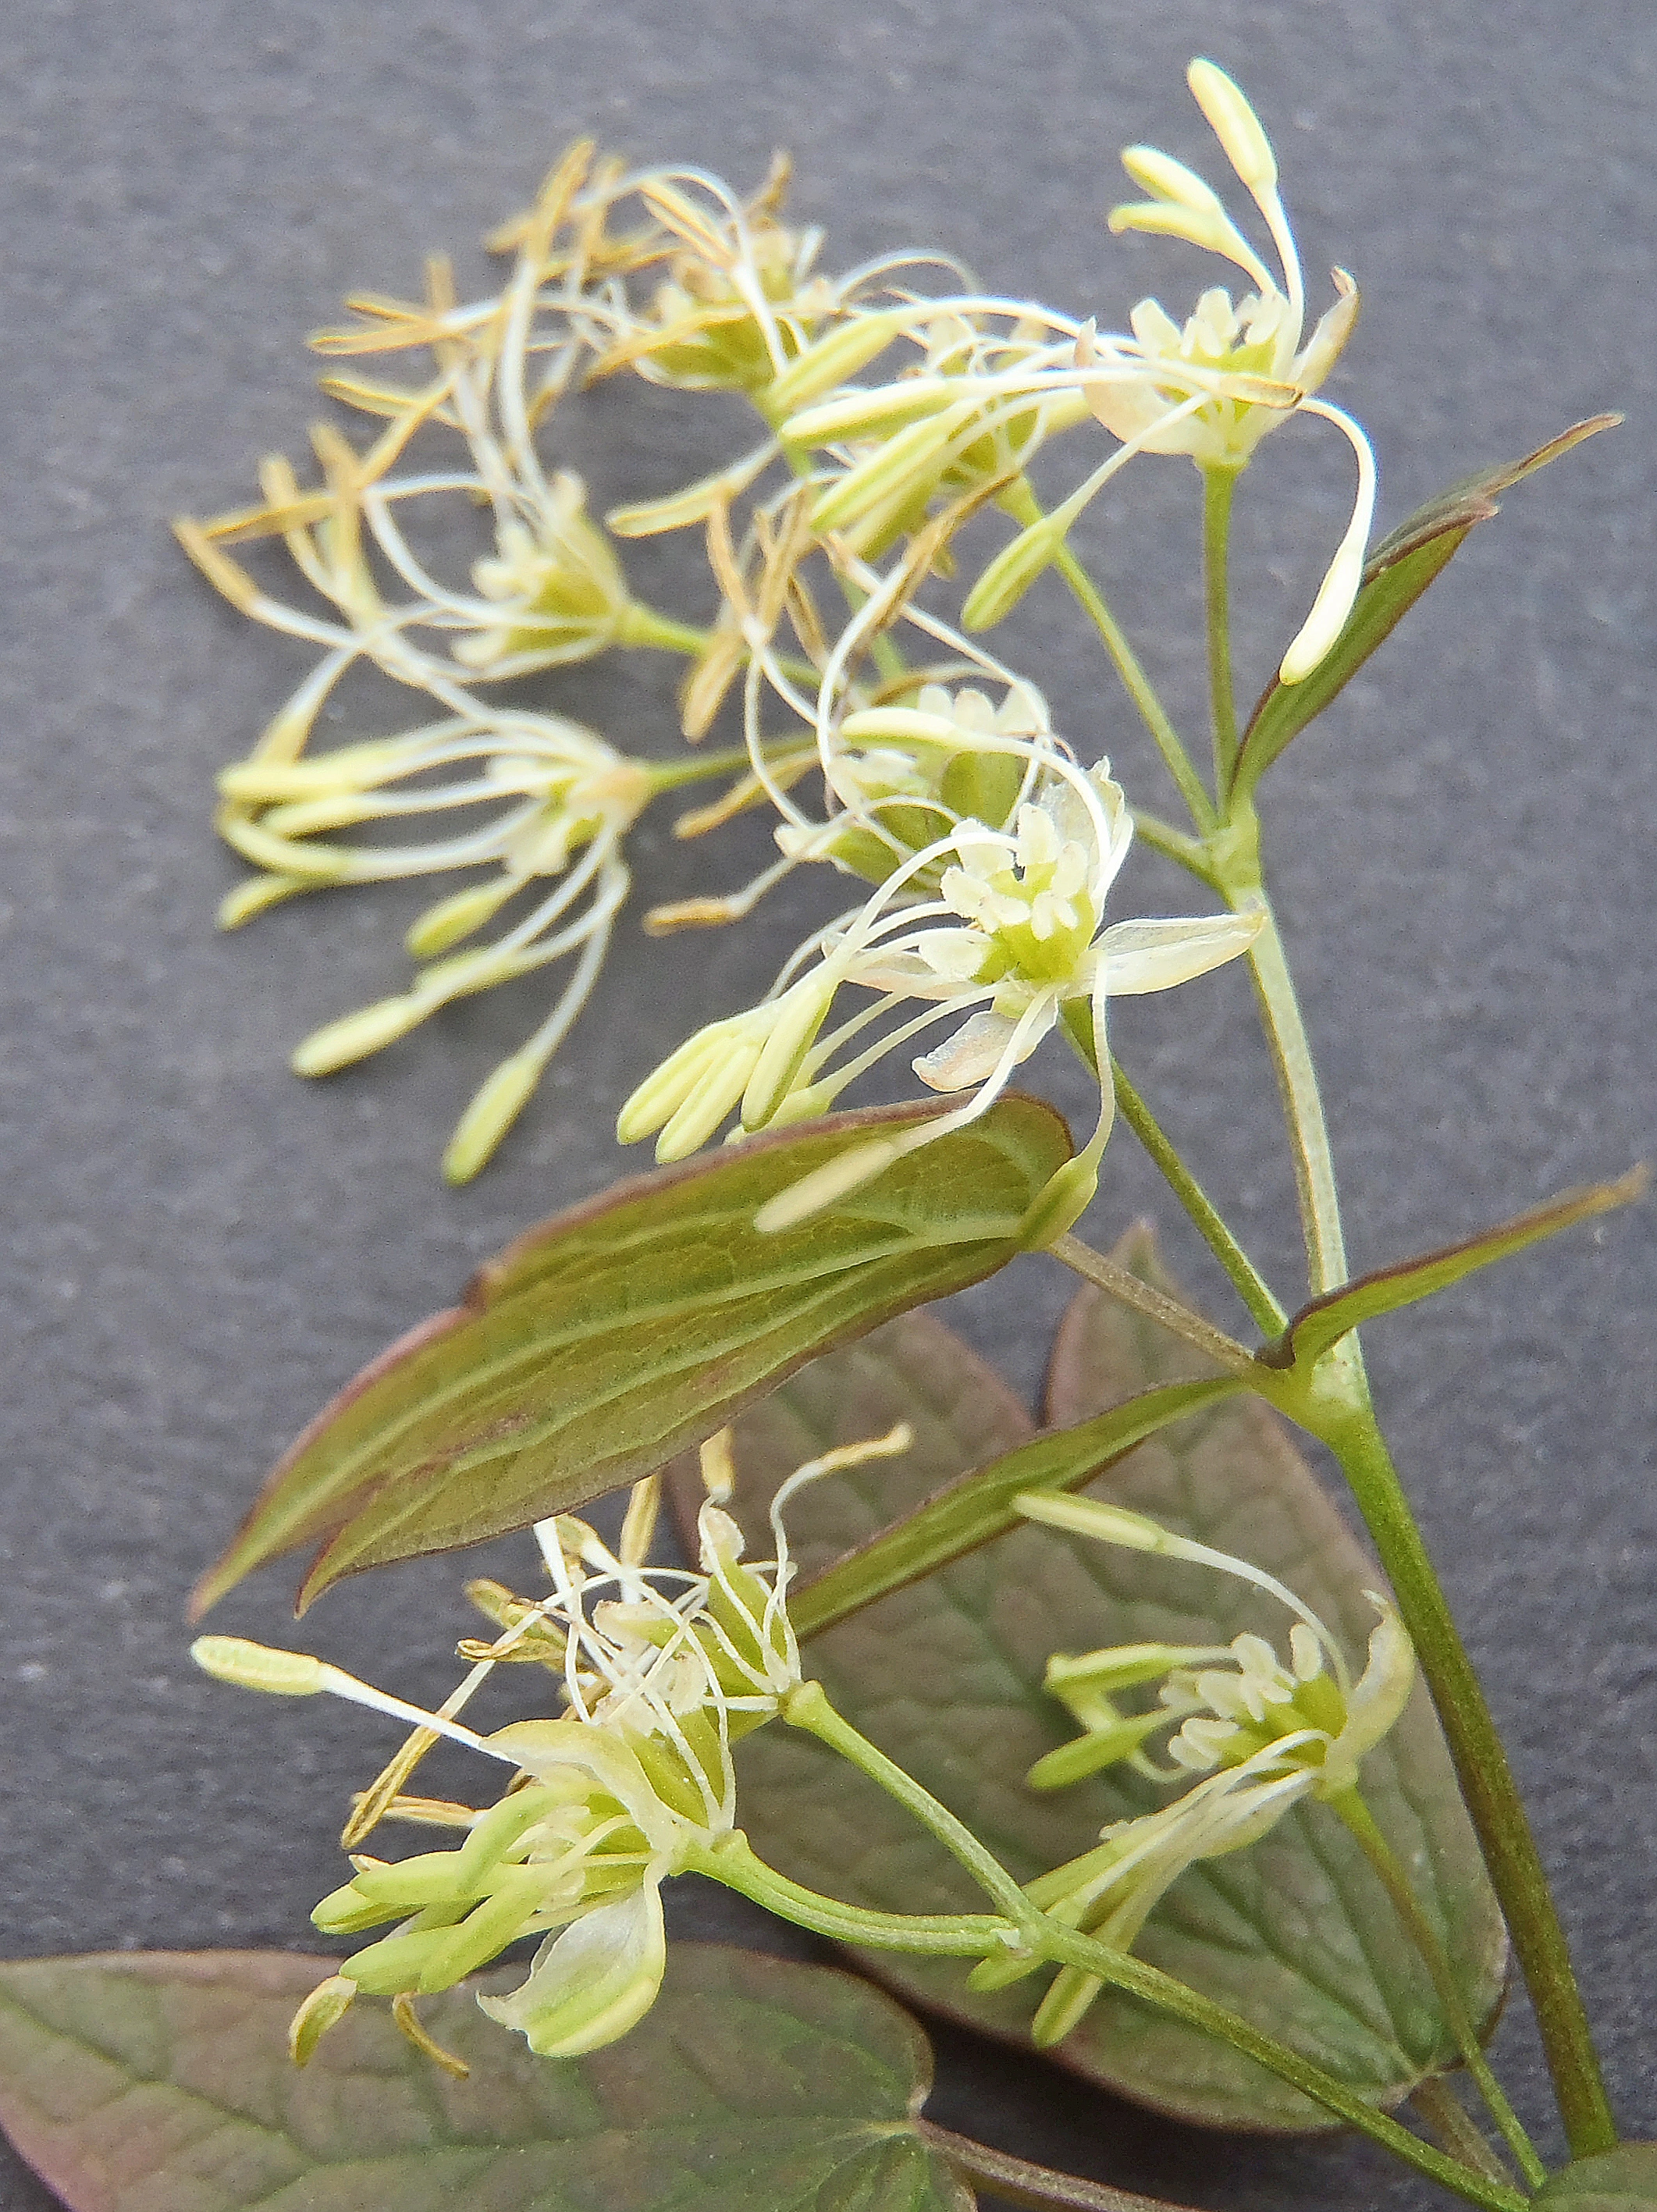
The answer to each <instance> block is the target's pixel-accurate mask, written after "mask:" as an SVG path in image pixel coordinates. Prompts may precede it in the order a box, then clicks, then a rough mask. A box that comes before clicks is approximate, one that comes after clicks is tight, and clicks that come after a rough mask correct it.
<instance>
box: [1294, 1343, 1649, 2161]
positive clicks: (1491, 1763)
mask: <svg viewBox="0 0 1657 2212" xmlns="http://www.w3.org/2000/svg"><path fill="white" fill-rule="evenodd" d="M1345 1348H1346V1347H1345V1346H1341V1347H1339V1348H1338V1352H1339V1351H1344V1349H1345ZM1338 1352H1336V1353H1333V1354H1331V1355H1330V1360H1331V1362H1332V1361H1333V1360H1334V1359H1335V1358H1338ZM1353 1355H1354V1360H1353V1364H1351V1365H1350V1366H1349V1368H1348V1370H1347V1371H1348V1376H1349V1377H1355V1379H1356V1383H1357V1387H1358V1388H1359V1389H1363V1394H1364V1395H1363V1401H1362V1402H1361V1403H1359V1404H1357V1405H1355V1406H1354V1407H1352V1409H1351V1411H1350V1414H1349V1415H1348V1417H1347V1419H1345V1420H1344V1422H1334V1421H1327V1422H1323V1423H1320V1425H1319V1426H1318V1427H1317V1429H1316V1430H1315V1431H1314V1433H1316V1434H1318V1435H1320V1436H1321V1437H1322V1438H1323V1440H1324V1442H1325V1443H1327V1444H1328V1446H1329V1448H1330V1449H1331V1450H1332V1452H1333V1453H1334V1455H1335V1457H1336V1458H1337V1459H1338V1461H1339V1462H1340V1465H1341V1468H1342V1471H1343V1472H1344V1474H1345V1476H1346V1479H1347V1481H1348V1482H1349V1483H1350V1485H1351V1488H1352V1494H1353V1496H1354V1497H1355V1498H1356V1499H1357V1503H1358V1506H1359V1508H1360V1510H1361V1511H1362V1512H1363V1517H1364V1520H1365V1522H1367V1524H1368V1526H1369V1533H1370V1534H1371V1535H1372V1536H1373V1537H1374V1538H1375V1549H1376V1550H1377V1552H1378V1553H1380V1555H1381V1565H1383V1566H1384V1567H1385V1568H1386V1570H1387V1578H1388V1580H1389V1581H1390V1582H1391V1583H1392V1585H1393V1591H1394V1593H1395V1594H1396V1595H1397V1598H1398V1602H1399V1613H1400V1614H1401V1616H1402V1618H1403V1620H1404V1625H1405V1627H1406V1628H1407V1629H1408V1630H1409V1632H1410V1637H1411V1641H1412V1643H1413V1644H1414V1645H1415V1648H1416V1656H1417V1658H1418V1659H1419V1660H1420V1662H1421V1671H1422V1673H1423V1674H1424V1675H1425V1677H1426V1679H1427V1684H1428V1686H1429V1689H1430V1690H1431V1692H1432V1694H1433V1702H1434V1704H1435V1705H1436V1706H1437V1708H1438V1716H1439V1718H1440V1720H1441V1721H1442V1723H1443V1727H1444V1734H1445V1737H1446V1739H1447V1741H1448V1744H1449V1747H1450V1755H1451V1757H1452V1758H1453V1759H1454V1761H1455V1768H1456V1773H1457V1775H1458V1777H1459V1778H1460V1784H1461V1791H1462V1795H1463V1796H1464V1797H1465V1798H1466V1802H1467V1809H1468V1811H1469V1812H1470V1813H1471V1814H1472V1821H1473V1826H1474V1827H1475V1828H1476V1829H1477V1830H1478V1838H1479V1842H1480V1844H1481V1845H1482V1846H1483V1848H1484V1862H1485V1864H1486V1865H1487V1866H1488V1867H1489V1869H1490V1881H1491V1883H1492V1885H1493V1886H1494V1887H1495V1890H1496V1896H1497V1897H1498V1899H1500V1900H1501V1904H1502V1911H1503V1912H1504V1913H1505V1915H1506V1916H1507V1921H1508V1927H1509V1929H1511V1930H1512V1932H1513V1940H1514V1950H1515V1951H1516V1952H1517V1954H1518V1956H1519V1965H1520V1972H1522V1973H1523V1975H1524V1977H1525V1984H1526V1987H1527V1989H1528V1990H1529V1991H1530V1996H1531V2002H1532V2004H1533V2007H1534V2008H1535V2011H1536V2021H1537V2026H1538V2027H1539V2030H1540V2032H1541V2036H1542V2042H1543V2045H1544V2047H1545V2051H1546V2053H1547V2059H1548V2067H1549V2070H1550V2072H1551V2074H1552V2076H1553V2084H1554V2090H1555V2093H1556V2095H1557V2098H1558V2100H1559V2112H1560V2117H1561V2118H1562V2119H1563V2122H1564V2124H1565V2133H1566V2136H1567V2138H1568V2140H1569V2143H1570V2148H1571V2153H1572V2155H1573V2156H1574V2157H1576V2158H1586V2157H1587V2156H1589V2155H1590V2154H1592V2153H1593V2152H1595V2151H1601V2150H1609V2149H1611V2148H1612V2147H1613V2146H1614V2145H1615V2143H1616V2142H1617V2140H1618V2136H1617V2126H1616V2123H1615V2121H1614V2120H1613V2118H1612V2117H1611V2105H1610V2101H1609V2100H1608V2099H1607V2097H1606V2094H1605V2082H1604V2080H1603V2078H1602V2076H1601V2074H1600V2070H1599V2058H1598V2057H1597V2055H1596V2054H1595V2051H1594V2048H1593V2037H1592V2034H1591V2033H1590V2031H1589V2027H1588V2021H1587V2013H1586V2011H1585V2009H1584V2008H1583V2004H1582V1999H1581V1992H1580V1991H1579V1990H1578V1989H1577V1986H1576V1977H1575V1973H1574V1972H1573V1971H1572V1968H1571V1962H1570V1951H1569V1946H1568V1944H1567V1942H1566V1941H1565V1932H1564V1929H1563V1928H1562V1927H1561V1925H1560V1923H1559V1916H1558V1912H1557V1909H1556V1907H1555V1905H1554V1901H1553V1899H1552V1896H1551V1894H1550V1892H1549V1889H1548V1883H1547V1877H1546V1875H1545V1874H1544V1872H1543V1870H1542V1861H1541V1857H1540V1854H1539V1852H1538V1850H1537V1848H1536V1838H1535V1837H1534V1836H1533V1834H1532V1832H1531V1826H1530V1822H1529V1821H1528V1820H1527V1818H1526V1816H1525V1808H1524V1805H1523V1803H1522V1802H1520V1796H1519V1790H1518V1788H1517V1785H1516V1784H1515V1783H1514V1777H1513V1770H1512V1768H1511V1767H1510V1766H1509V1765H1508V1755H1507V1753H1506V1751H1505V1750H1504V1749H1503V1748H1502V1739H1501V1737H1500V1735H1498V1734H1497V1732H1496V1722H1495V1719H1494V1718H1493V1717H1492V1715H1491V1712H1490V1707H1489V1705H1487V1704H1486V1702H1485V1699H1484V1690H1483V1688H1482V1687H1481V1686H1480V1684H1479V1680H1478V1675H1477V1674H1476V1673H1475V1672H1474V1671H1473V1666H1472V1661H1471V1660H1470V1659H1469V1658H1468V1656H1467V1653H1466V1649H1465V1648H1464V1646H1463V1644H1462V1642H1461V1638H1460V1636H1459V1635H1458V1634H1457V1632H1456V1627H1455V1623H1454V1620H1453V1619H1452V1617H1451V1613H1450V1608H1449V1605H1448V1601H1447V1600H1446V1598H1445V1595H1444V1592H1443V1589H1442V1587H1441V1586H1440V1583H1439V1580H1438V1577H1437V1576H1436V1575H1435V1573H1434V1571H1433V1566H1432V1562H1431V1560H1430V1559H1429V1557H1428V1555H1427V1549H1426V1547H1425V1545H1424V1544H1423V1541H1422V1538H1421V1532H1420V1530H1419V1529H1418V1528H1417V1526H1416V1522H1415V1517H1414V1516H1413V1515H1412V1514H1411V1510H1410V1507H1409V1502H1408V1500H1407V1499H1406V1498H1405V1495H1404V1489H1403V1486H1402V1484H1401V1483H1400V1482H1399V1478H1398V1470H1397V1469H1396V1468H1394V1466H1393V1461H1392V1456H1391V1455H1390V1453H1389V1452H1388V1451H1387V1446H1386V1443H1385V1441H1384V1440H1383V1438H1382V1437H1381V1431H1380V1430H1379V1428H1378V1427H1377V1426H1376V1424H1375V1415H1374V1413H1373V1411H1372V1409H1371V1408H1370V1407H1369V1403H1368V1394H1367V1388H1366V1387H1365V1386H1364V1384H1363V1368H1362V1366H1361V1364H1357V1363H1356V1344H1355V1343H1354V1344H1353ZM1349 1388H1350V1382H1349Z"/></svg>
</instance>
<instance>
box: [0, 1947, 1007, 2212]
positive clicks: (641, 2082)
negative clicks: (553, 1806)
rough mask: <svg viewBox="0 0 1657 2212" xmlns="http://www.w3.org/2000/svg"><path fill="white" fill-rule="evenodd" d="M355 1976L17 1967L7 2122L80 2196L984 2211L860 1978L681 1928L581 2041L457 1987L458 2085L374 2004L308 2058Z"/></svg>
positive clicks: (10, 1998) (168, 1964)
mask: <svg viewBox="0 0 1657 2212" xmlns="http://www.w3.org/2000/svg"><path fill="white" fill-rule="evenodd" d="M332 1971H333V1962H332V1961H331V1960H326V1959H313V1958H297V1957H294V1956H291V1955H283V1954H272V1953H264V1952H240V1953H239V1952H201V1953H195V1954H189V1953H167V1952H149V1953H143V1952H130V1953H122V1954H113V1955H110V1956H106V1957H91V1958H79V1959H40V1960H26V1961H21V1962H15V1963H10V1964H5V1965H0V2121H3V2123H4V2125H5V2128H6V2130H7V2132H8V2133H9V2135H10V2136H11V2137H12V2140H13V2142H15V2144H16V2146H17V2148H18V2149H19V2150H20V2151H21V2154H22V2155H23V2156H24V2157H25V2158H26V2159H27V2160H28V2161H29V2163H30V2164H31V2165H32V2166H34V2167H35V2168H36V2169H37V2170H38V2171H39V2173H40V2174H41V2175H42V2177H43V2178H44V2179H46V2182H47V2183H48V2184H49V2185H50V2186H51V2187H52V2188H53V2189H54V2190H56V2191H58V2194H59V2195H60V2196H61V2197H63V2199H64V2203H65V2204H66V2205H67V2206H68V2207H69V2208H70V2212H252V2208H253V2207H255V2206H257V2207H258V2212H445V2209H446V2208H450V2207H452V2206H455V2205H464V2206H465V2207H466V2208H467V2212H792V2208H799V2212H971V2206H972V2203H973V2198H972V2196H971V2193H970V2192H969V2191H968V2190H967V2189H966V2188H965V2187H964V2185H962V2183H960V2182H959V2181H958V2180H956V2179H955V2177H954V2175H953V2174H952V2173H951V2172H950V2169H949V2168H948V2167H947V2166H945V2164H944V2161H943V2160H941V2159H940V2158H939V2157H938V2154H937V2153H936V2152H935V2151H933V2150H932V2149H931V2148H929V2147H928V2146H927V2145H926V2144H925V2143H924V2142H922V2141H921V2140H920V2136H919V2135H918V2134H917V2132H916V2130H915V2129H914V2126H913V2121H914V2118H915V2115H916V2113H917V2112H919V2110H920V2105H921V2102H922V2100H924V2098H925V2096H926V2092H927V2089H928V2088H929V2087H930V2085H931V2075H932V2057H931V2053H930V2051H928V2049H927V2046H926V2039H925V2037H924V2036H923V2035H922V2034H921V2033H920V2029H919V2028H918V2027H916V2026H915V2024H914V2022H913V2021H912V2020H910V2019H909V2017H908V2016H907V2014H905V2013H904V2012H902V2011H901V2009H900V2008H898V2007H897V2006H896V2005H895V2004H894V2003H893V2002H891V2001H890V1999H889V1998H888V1997H885V1996H882V1995H881V1993H880V1992H879V1991H878V1990H874V1989H871V1987H870V1986H869V1984H867V1983H866V1982H862V1981H859V1980H857V1979H856V1978H853V1976H850V1975H847V1974H841V1973H835V1972H829V1971H825V1970H824V1969H823V1968H822V1967H817V1966H798V1965H794V1964H792V1963H790V1962H787V1961H785V1960H777V1959H767V1958H762V1957H761V1956H759V1955H758V1954H755V1953H752V1952H744V1951H734V1950H726V1949H723V1948H719V1946H716V1945H699V1944H683V1945H676V1946H675V1947H674V1949H673V1953H672V1956H671V1960H670V1963H669V1966H668V1973H667V1979H666V1982H665V1985H664V1988H663V1991H662V1995H661V1996H660V1998H659V2000H658V2002H657V2003H656V2005H655V2007H654V2008H653V2009H652V2011H651V2012H650V2013H649V2014H648V2015H646V2019H645V2020H644V2021H643V2022H642V2023H641V2024H640V2026H639V2027H636V2028H634V2031H633V2032H632V2033H631V2034H630V2035H628V2036H627V2037H625V2038H624V2039H622V2041H621V2042H620V2043H617V2044H614V2045H611V2046H610V2048H609V2049H608V2050H606V2051H598V2052H595V2053H594V2054H592V2056H591V2057H586V2058H581V2059H546V2058H537V2057H533V2056H532V2055H531V2053H530V2051H528V2049H527V2048H526V2046H525V2044H524V2043H523V2041H522V2039H520V2038H519V2037H518V2036H516V2035H513V2034H511V2033H508V2031H507V2029H505V2028H503V2027H498V2026H497V2025H496V2024H495V2022H494V2021H490V2020H489V2019H487V2018H486V2017H485V2016H484V2015H483V2014H482V2013H481V2012H480V2011H479V2010H478V2008H477V2007H476V2004H475V2003H474V2002H472V1996H471V1994H470V1991H469V1990H466V1989H458V1990H451V1991H449V1992H448V1993H447V1994H446V1995H445V1996H440V1997H434V1998H430V1999H425V2000H422V2006H421V2018H422V2023H423V2024H424V2026H425V2027H427V2028H428V2030H429V2032H430V2033H431V2034H432V2035H433V2036H434V2038H435V2039H436V2040H437V2042H438V2043H439V2044H440V2045H442V2046H443V2047H445V2048H446V2049H448V2050H451V2051H454V2052H455V2053H456V2054H457V2055H458V2056H459V2057H463V2058H464V2059H466V2060H467V2061H469V2062H470V2065H471V2068H472V2073H471V2077H470V2080H469V2081H455V2080H453V2079H452V2078H451V2077H450V2076H448V2075H446V2074H445V2073H443V2072H442V2071H441V2069H439V2068H438V2067H436V2066H434V2064H433V2063H432V2062H431V2061H430V2060H429V2059H428V2058H427V2057H423V2056H422V2054H421V2053H419V2052H418V2051H415V2050H414V2049H413V2047H412V2046H411V2045H410V2044H408V2043H407V2042H405V2041H404V2039H403V2037H402V2036H401V2035H399V2034H398V2031H397V2029H396V2027H394V2026H393V2024H392V2021H391V2017H390V2015H389V2013H388V2012H387V2011H386V2009H385V2008H384V2007H370V2006H368V2005H367V2004H362V2003H359V2004H358V2006H357V2007H356V2008H355V2010H353V2011H352V2012H351V2013H349V2014H348V2015H347V2016H346V2018H345V2019H344V2020H343V2021H342V2022H341V2023H340V2024H339V2026H338V2027H335V2028H334V2029H332V2030H331V2032H330V2033H329V2034H328V2035H327V2036H326V2037H325V2039H324V2041H323V2043H322V2044H321V2045H320V2047H319V2050H318V2051H317V2054H316V2056H315V2057H313V2059H312V2061H311V2063H310V2064H309V2065H308V2066H307V2068H306V2069H304V2071H303V2072H300V2070H299V2069H297V2068H295V2067H294V2065H293V2064H292V2063H290V2061H289V2059H288V2051H287V2040H286V2039H287V2027H288V2019H289V2017H290V2015H292V2013H293V2011H294V2008H295V2006H296V2005H297V2004H298V2003H299V2002H300V1998H301V1997H302V1996H305V1995H306V1994H307V1992H308V1991H309V1990H311V1989H313V1987H314V1986H315V1985H316V1984H317V1983H318V1982H319V1981H320V1980H321V1979H322V1978H324V1976H325V1975H326V1974H328V1973H330V1972H332ZM515 1978H516V1977H515V1976H512V1975H508V1976H507V1977H506V1979H507V1981H512V1980H513V1979H515ZM495 1980H496V1981H497V1982H498V1981H499V1980H500V1977H495Z"/></svg>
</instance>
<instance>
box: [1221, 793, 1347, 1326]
mask: <svg viewBox="0 0 1657 2212" xmlns="http://www.w3.org/2000/svg"><path fill="white" fill-rule="evenodd" d="M1229 829H1230V830H1231V833H1232V836H1233V837H1234V839H1235V840H1236V841H1237V842H1238V844H1239V845H1241V846H1244V847H1245V848H1246V847H1247V845H1253V848H1254V851H1253V852H1252V853H1248V854H1247V857H1246V858H1242V857H1241V854H1228V855H1227V856H1226V865H1225V866H1224V867H1223V873H1222V875H1221V878H1220V889H1221V890H1222V892H1223V895H1224V896H1225V897H1226V899H1227V900H1228V902H1229V904H1230V905H1231V907H1232V908H1233V910H1234V911H1235V912H1236V913H1239V914H1241V913H1251V912H1252V913H1259V914H1260V915H1263V916H1264V917H1265V918H1264V921H1263V922H1262V924H1261V927H1260V932H1259V936H1258V937H1256V939H1254V942H1253V945H1251V946H1250V947H1249V951H1248V964H1249V970H1250V973H1251V975H1253V981H1254V992H1255V996H1256V997H1257V998H1258V999H1259V1006H1260V1018H1261V1022H1262V1024H1263V1025H1264V1027H1265V1030H1266V1044H1267V1046H1268V1048H1270V1051H1271V1054H1272V1063H1273V1065H1274V1066H1275V1067H1276V1069H1277V1073H1278V1088H1279V1090H1280V1091H1282V1093H1283V1103H1284V1113H1285V1115H1286V1117H1287V1120H1288V1123H1289V1135H1290V1145H1291V1146H1292V1149H1293V1153H1294V1161H1295V1188H1296V1193H1297V1194H1298V1196H1299V1200H1300V1213H1301V1229H1302V1234H1303V1235H1304V1237H1305V1239H1306V1266H1307V1277H1308V1281H1309V1283H1310V1285H1311V1288H1312V1291H1313V1294H1314V1296H1316V1295H1317V1294H1318V1293H1319V1292H1320V1291H1329V1290H1333V1289H1334V1288H1335V1286H1336V1285H1337V1284H1339V1283H1344V1281H1345V1280H1346V1278H1347V1273H1348V1269H1347V1264H1346V1239H1345V1237H1344V1233H1343V1231H1342V1229H1341V1225H1340V1199H1339V1195H1338V1193H1337V1191H1336V1188H1335V1168H1334V1161H1333V1158H1332V1154H1331V1152H1330V1146H1329V1127H1328V1124H1327V1122H1326V1121H1325V1119H1324V1113H1323V1098H1322V1094H1321V1093H1320V1091H1319V1089H1318V1078H1317V1070H1316V1068H1315V1067H1314V1065H1313V1061H1312V1048H1311V1045H1310V1043H1309V1042H1308V1038H1307V1035H1306V1024H1305V1021H1304V1019H1303V1018H1302V1014H1301V1009H1300V1001H1299V1000H1298V999H1297V998H1296V995H1295V984H1294V979H1293V977H1292V976H1291V975H1290V972H1289V961H1288V957H1287V955H1286V954H1285V953H1284V945H1283V938H1282V935H1281V933H1279V931H1278V918H1277V915H1275V914H1274V913H1273V912H1272V903H1271V901H1270V900H1269V899H1268V898H1267V897H1266V891H1265V888H1264V886H1263V885H1262V884H1261V882H1260V877H1259V862H1258V858H1257V857H1256V855H1257V853H1258V839H1257V837H1255V836H1253V835H1252V834H1250V833H1253V829H1254V824H1253V820H1252V818H1251V819H1250V820H1249V821H1247V823H1232V824H1230V825H1229ZM1239 859H1241V866H1240V865H1238V861H1239Z"/></svg>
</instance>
